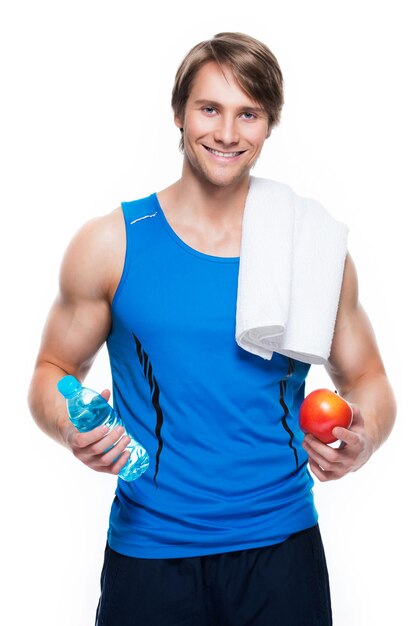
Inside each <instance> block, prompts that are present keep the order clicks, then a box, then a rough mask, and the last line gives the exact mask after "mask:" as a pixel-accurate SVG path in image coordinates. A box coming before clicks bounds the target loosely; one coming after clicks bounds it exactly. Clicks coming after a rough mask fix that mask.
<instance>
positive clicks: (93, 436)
mask: <svg viewBox="0 0 418 626" xmlns="http://www.w3.org/2000/svg"><path fill="white" fill-rule="evenodd" d="M108 432H109V428H108V427H107V426H97V428H93V430H89V431H88V432H86V433H83V432H80V431H78V430H77V429H74V432H73V433H72V434H71V444H72V447H73V448H80V449H84V448H87V447H88V446H90V445H91V444H93V443H95V442H96V441H100V439H103V437H104V436H105V435H106V434H108Z"/></svg>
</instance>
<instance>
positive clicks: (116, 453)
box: [97, 435, 131, 467]
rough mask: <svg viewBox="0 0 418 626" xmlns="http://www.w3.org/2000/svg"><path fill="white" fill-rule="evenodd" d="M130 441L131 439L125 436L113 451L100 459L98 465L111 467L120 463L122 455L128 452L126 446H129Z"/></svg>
mask: <svg viewBox="0 0 418 626" xmlns="http://www.w3.org/2000/svg"><path fill="white" fill-rule="evenodd" d="M130 440H131V439H130V437H129V436H128V435H125V436H123V437H122V438H121V440H120V441H118V443H117V444H116V445H115V446H114V447H113V448H112V449H111V450H109V451H108V452H106V454H103V455H102V456H101V457H99V458H98V460H97V462H98V464H99V465H100V466H101V467H109V465H113V464H114V463H115V462H117V461H118V459H119V457H120V455H121V454H122V453H123V452H124V451H125V450H126V446H127V445H128V444H129V442H130ZM129 454H130V451H129Z"/></svg>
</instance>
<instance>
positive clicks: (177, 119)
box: [174, 115, 184, 130]
mask: <svg viewBox="0 0 418 626" xmlns="http://www.w3.org/2000/svg"><path fill="white" fill-rule="evenodd" d="M174 123H175V125H176V126H177V128H180V130H181V129H182V128H183V124H184V122H183V120H182V119H180V117H179V116H178V115H175V116H174Z"/></svg>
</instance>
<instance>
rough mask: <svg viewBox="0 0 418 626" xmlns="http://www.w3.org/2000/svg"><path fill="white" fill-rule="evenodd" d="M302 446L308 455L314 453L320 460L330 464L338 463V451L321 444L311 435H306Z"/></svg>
mask: <svg viewBox="0 0 418 626" xmlns="http://www.w3.org/2000/svg"><path fill="white" fill-rule="evenodd" d="M303 444H304V445H303V447H304V448H305V450H306V451H307V452H308V454H311V452H315V453H316V454H317V455H319V456H321V458H323V459H324V460H327V461H329V462H330V463H338V462H339V461H340V454H339V452H338V449H336V448H333V447H331V446H329V445H328V444H326V443H323V442H322V441H320V440H319V439H317V438H316V437H314V436H313V435H306V437H305V439H304V441H303Z"/></svg>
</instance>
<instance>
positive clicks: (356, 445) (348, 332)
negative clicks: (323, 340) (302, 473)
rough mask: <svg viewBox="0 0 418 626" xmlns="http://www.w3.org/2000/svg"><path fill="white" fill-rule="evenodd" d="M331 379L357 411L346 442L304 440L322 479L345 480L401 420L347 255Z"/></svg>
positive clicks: (339, 431)
mask: <svg viewBox="0 0 418 626" xmlns="http://www.w3.org/2000/svg"><path fill="white" fill-rule="evenodd" d="M326 369H327V372H328V374H329V375H330V377H331V379H332V381H333V382H334V384H335V386H336V388H337V390H338V391H339V393H340V394H341V396H342V397H343V398H345V399H346V400H347V401H348V402H350V404H352V405H353V408H354V420H353V425H352V427H351V429H350V431H348V430H346V429H344V428H336V429H334V431H333V432H334V435H335V436H336V437H337V438H338V439H341V440H342V441H344V442H345V447H344V448H342V449H339V450H335V449H333V448H331V447H329V446H324V444H321V443H320V442H318V441H317V440H315V438H313V437H311V436H308V437H306V438H305V442H304V447H305V449H306V450H307V451H308V453H309V454H310V456H311V460H310V464H311V469H312V470H313V471H314V473H315V474H316V475H317V477H318V478H320V480H329V479H332V478H340V477H341V476H343V475H344V474H346V473H347V472H348V471H355V470H357V469H359V467H361V466H362V465H363V464H364V463H365V462H366V461H367V460H368V459H369V458H370V456H371V454H373V453H374V452H375V451H376V450H377V449H378V448H379V446H381V445H382V443H383V442H384V441H385V440H386V439H387V437H388V436H389V434H390V432H391V430H392V428H393V424H394V421H395V415H396V403H395V398H394V394H393V391H392V388H391V385H390V383H389V380H388V378H387V375H386V371H385V368H384V365H383V362H382V358H381V356H380V353H379V349H378V346H377V343H376V338H375V335H374V332H373V329H372V326H371V324H370V321H369V319H368V317H367V315H366V312H365V311H364V309H363V307H362V306H361V304H360V302H359V299H358V281H357V274H356V269H355V266H354V263H353V260H352V259H351V257H350V255H348V256H347V260H346V264H345V270H344V278H343V284H342V288H341V296H340V303H339V308H338V315H337V320H336V325H335V332H334V338H333V342H332V349H331V354H330V358H329V361H328V363H327V365H326Z"/></svg>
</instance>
